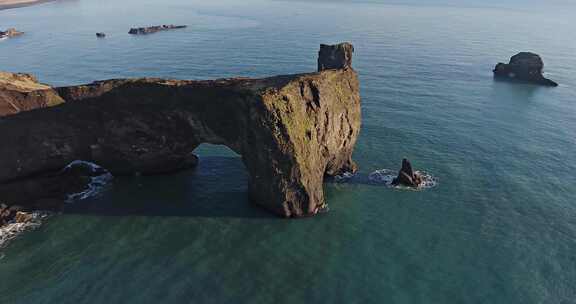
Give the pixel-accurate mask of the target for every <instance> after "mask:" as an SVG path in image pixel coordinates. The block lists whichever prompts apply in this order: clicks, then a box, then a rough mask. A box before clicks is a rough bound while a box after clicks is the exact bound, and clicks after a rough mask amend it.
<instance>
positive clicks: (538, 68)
mask: <svg viewBox="0 0 576 304" xmlns="http://www.w3.org/2000/svg"><path fill="white" fill-rule="evenodd" d="M543 70H544V62H543V61H542V58H541V57H540V56H539V55H537V54H534V53H530V52H522V53H518V54H516V55H514V56H512V58H510V62H509V63H498V64H497V65H496V68H494V77H495V78H497V79H504V80H509V81H516V82H525V83H532V84H537V85H543V86H550V87H556V86H558V84H557V83H556V82H554V81H552V80H550V79H547V78H545V77H544V75H543Z"/></svg>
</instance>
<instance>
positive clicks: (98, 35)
mask: <svg viewBox="0 0 576 304" xmlns="http://www.w3.org/2000/svg"><path fill="white" fill-rule="evenodd" d="M96 37H97V38H106V34H105V33H96Z"/></svg>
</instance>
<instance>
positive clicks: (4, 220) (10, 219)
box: [0, 204, 33, 227]
mask: <svg viewBox="0 0 576 304" xmlns="http://www.w3.org/2000/svg"><path fill="white" fill-rule="evenodd" d="M23 210H24V209H23V208H22V207H20V206H8V205H6V204H0V227H2V226H4V225H7V224H10V223H27V222H30V221H32V220H33V216H32V214H30V213H27V212H24V211H23Z"/></svg>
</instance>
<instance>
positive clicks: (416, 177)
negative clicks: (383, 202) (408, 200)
mask: <svg viewBox="0 0 576 304" xmlns="http://www.w3.org/2000/svg"><path fill="white" fill-rule="evenodd" d="M421 184H422V177H421V176H420V174H418V173H416V172H414V170H412V164H410V161H408V160H407V159H405V158H404V159H403V160H402V169H400V172H398V177H396V178H395V179H394V180H393V181H392V185H393V186H406V187H413V188H418V187H419V186H420V185H421Z"/></svg>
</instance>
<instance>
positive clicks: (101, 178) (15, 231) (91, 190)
mask: <svg viewBox="0 0 576 304" xmlns="http://www.w3.org/2000/svg"><path fill="white" fill-rule="evenodd" d="M76 165H83V166H87V167H88V168H90V171H91V172H92V173H98V172H102V174H100V175H97V176H94V177H92V178H91V181H90V183H89V184H88V189H86V190H84V191H82V192H78V193H73V194H69V195H68V198H67V200H66V202H67V203H71V202H75V201H79V200H84V199H87V198H89V197H93V196H96V195H98V194H99V193H101V191H102V190H103V189H104V187H106V185H107V184H108V183H109V182H110V181H111V180H112V178H113V176H112V174H110V172H108V171H107V170H105V169H104V168H102V167H100V166H98V165H96V164H93V163H90V162H86V161H81V160H76V161H73V162H72V163H70V164H69V165H68V166H66V167H65V168H64V169H63V170H66V169H69V168H71V167H72V166H76ZM49 214H50V213H49V212H40V211H36V212H33V213H31V215H32V220H31V221H30V222H27V223H9V224H7V225H4V226H2V227H0V248H2V247H4V246H6V244H8V242H9V241H10V240H12V239H14V238H16V237H17V236H18V235H20V234H21V233H22V232H24V231H27V230H31V229H35V228H38V227H39V226H40V225H41V224H42V219H44V218H46V217H47V216H48V215H49ZM2 258H3V255H2V254H1V253H0V260H1V259H2Z"/></svg>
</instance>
